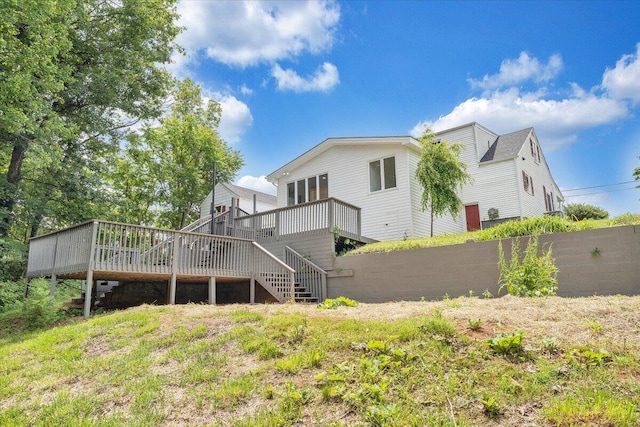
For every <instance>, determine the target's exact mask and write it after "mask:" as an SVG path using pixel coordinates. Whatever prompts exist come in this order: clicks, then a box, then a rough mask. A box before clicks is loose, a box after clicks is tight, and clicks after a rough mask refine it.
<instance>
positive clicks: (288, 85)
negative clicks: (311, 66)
mask: <svg viewBox="0 0 640 427" xmlns="http://www.w3.org/2000/svg"><path fill="white" fill-rule="evenodd" d="M271 75H272V76H273V77H274V78H275V79H276V82H277V85H278V90H282V91H287V90H292V91H294V92H315V91H320V92H327V91H330V90H331V89H333V88H334V87H336V86H337V85H338V84H339V83H340V76H339V73H338V69H337V68H336V66H335V65H333V64H331V63H329V62H325V63H324V64H322V67H321V68H318V69H317V70H316V72H315V73H314V74H313V75H312V76H309V77H307V78H303V77H300V76H299V75H298V73H296V72H295V71H294V70H292V69H291V68H288V69H286V70H284V69H282V67H280V66H279V65H278V64H275V65H274V66H273V68H272V69H271Z"/></svg>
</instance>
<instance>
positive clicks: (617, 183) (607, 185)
mask: <svg viewBox="0 0 640 427" xmlns="http://www.w3.org/2000/svg"><path fill="white" fill-rule="evenodd" d="M633 182H636V181H625V182H616V183H615V184H602V185H594V186H592V187H580V188H569V189H568V190H562V192H563V193H566V192H567V191H578V190H590V189H592V188H600V187H613V186H614V185H623V184H631V183H633Z"/></svg>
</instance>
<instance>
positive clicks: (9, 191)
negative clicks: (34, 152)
mask: <svg viewBox="0 0 640 427" xmlns="http://www.w3.org/2000/svg"><path fill="white" fill-rule="evenodd" d="M28 146H29V144H28V143H27V142H15V143H14V145H13V151H12V152H11V161H10V162H9V170H7V176H6V178H5V180H4V182H2V186H3V187H4V188H2V189H0V237H7V236H8V235H9V229H10V227H11V212H12V211H13V207H14V206H15V204H16V198H17V195H18V184H19V183H20V178H22V174H21V172H22V161H23V160H24V155H25V153H26V152H27V148H28Z"/></svg>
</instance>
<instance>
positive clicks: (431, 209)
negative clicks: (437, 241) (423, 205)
mask: <svg viewBox="0 0 640 427" xmlns="http://www.w3.org/2000/svg"><path fill="white" fill-rule="evenodd" d="M430 211H431V212H430V214H431V237H433V201H431V208H430Z"/></svg>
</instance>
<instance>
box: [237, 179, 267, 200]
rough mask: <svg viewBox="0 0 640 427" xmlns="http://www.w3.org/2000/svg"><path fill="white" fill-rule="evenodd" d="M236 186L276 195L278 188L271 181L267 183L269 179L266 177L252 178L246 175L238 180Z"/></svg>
mask: <svg viewBox="0 0 640 427" xmlns="http://www.w3.org/2000/svg"><path fill="white" fill-rule="evenodd" d="M236 185H239V186H241V187H245V188H250V189H252V190H256V191H262V192H263V193H267V194H272V195H274V196H275V195H276V187H275V185H273V184H272V183H270V182H269V181H267V177H266V176H264V175H261V176H251V175H244V176H242V177H240V179H238V181H237V182H236Z"/></svg>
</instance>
